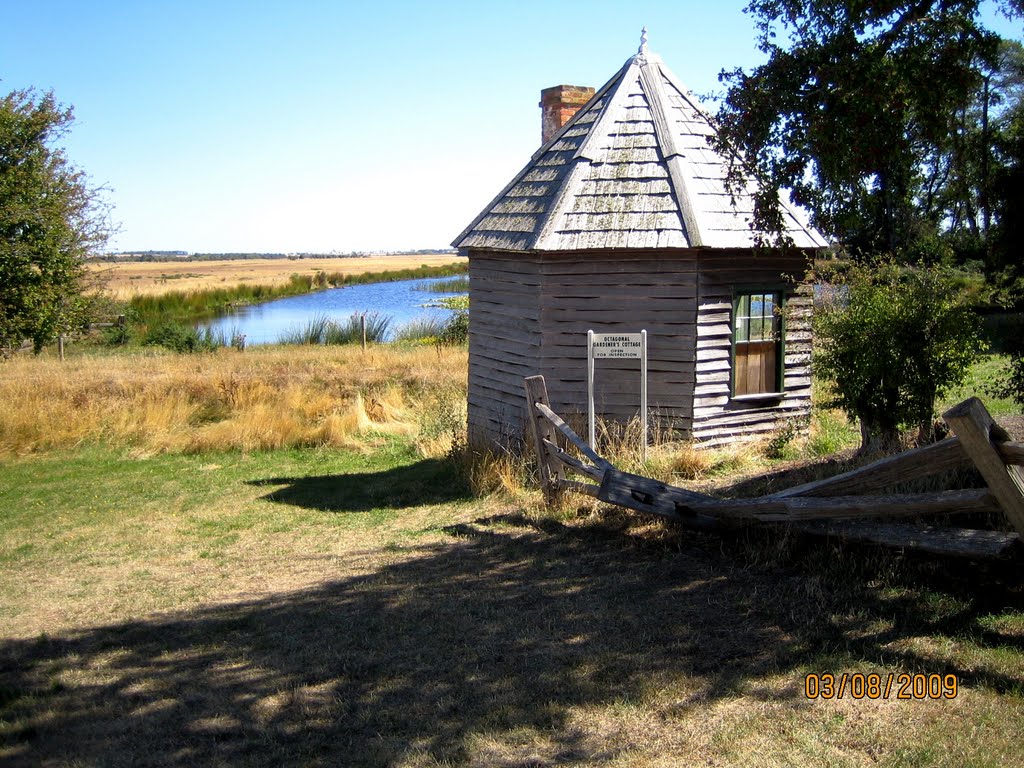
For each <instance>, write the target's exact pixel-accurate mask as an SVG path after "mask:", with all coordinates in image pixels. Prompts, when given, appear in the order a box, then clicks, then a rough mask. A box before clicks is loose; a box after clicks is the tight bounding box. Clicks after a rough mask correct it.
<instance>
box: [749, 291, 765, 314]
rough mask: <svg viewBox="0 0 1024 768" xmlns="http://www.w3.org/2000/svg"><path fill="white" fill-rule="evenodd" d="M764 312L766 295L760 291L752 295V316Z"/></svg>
mask: <svg viewBox="0 0 1024 768" xmlns="http://www.w3.org/2000/svg"><path fill="white" fill-rule="evenodd" d="M763 314H764V296H763V295H762V294H760V293H758V294H755V295H753V296H751V297H750V316H751V317H761V316H762V315H763Z"/></svg>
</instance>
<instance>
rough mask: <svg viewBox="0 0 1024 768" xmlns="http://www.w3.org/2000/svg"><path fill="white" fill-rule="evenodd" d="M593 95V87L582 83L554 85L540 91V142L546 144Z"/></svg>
mask: <svg viewBox="0 0 1024 768" xmlns="http://www.w3.org/2000/svg"><path fill="white" fill-rule="evenodd" d="M593 95H594V89H593V88H587V87H586V86H582V85H556V86H555V87H554V88H545V89H544V90H543V91H541V92H540V109H541V118H540V135H541V144H547V143H548V140H549V139H550V138H551V137H552V136H554V135H555V134H556V133H558V131H559V130H561V128H562V126H563V125H565V124H566V123H567V122H569V119H570V118H571V117H572V116H573V115H575V114H576V113H577V112H579V110H580V107H582V106H583V105H584V104H586V103H587V102H588V101H590V97H591V96H593Z"/></svg>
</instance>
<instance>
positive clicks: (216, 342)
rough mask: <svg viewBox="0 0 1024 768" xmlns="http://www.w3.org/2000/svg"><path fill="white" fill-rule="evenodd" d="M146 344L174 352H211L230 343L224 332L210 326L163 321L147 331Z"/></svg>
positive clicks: (144, 342)
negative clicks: (197, 327) (196, 326)
mask: <svg viewBox="0 0 1024 768" xmlns="http://www.w3.org/2000/svg"><path fill="white" fill-rule="evenodd" d="M142 343H143V345H144V346H159V347H164V348H165V349H169V350H171V351H173V352H211V351H213V350H215V349H218V348H220V347H225V346H227V345H228V341H227V339H225V338H224V336H223V334H220V333H218V332H217V331H214V330H212V329H210V328H203V329H202V330H199V329H196V328H190V327H188V326H184V325H181V324H179V323H163V324H161V325H157V326H155V327H153V328H151V329H149V330H148V331H147V332H146V335H145V336H144V337H143V339H142Z"/></svg>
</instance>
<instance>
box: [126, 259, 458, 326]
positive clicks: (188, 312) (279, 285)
mask: <svg viewBox="0 0 1024 768" xmlns="http://www.w3.org/2000/svg"><path fill="white" fill-rule="evenodd" d="M467 268H468V267H467V265H466V264H465V263H456V264H447V265H442V266H421V267H416V268H407V269H391V270H388V271H385V272H365V273H360V274H353V273H344V272H325V271H318V272H315V273H313V274H292V275H290V276H289V277H288V279H287V280H286V281H279V282H274V283H270V284H264V283H254V284H247V283H237V284H234V285H230V286H229V285H225V286H223V287H216V288H202V289H194V290H185V291H182V290H167V291H162V292H160V293H151V294H140V295H135V296H132V297H131V298H130V299H129V300H128V302H127V307H128V312H129V313H130V314H131V316H132V317H133V318H135V320H136V321H137V322H138V323H140V324H142V325H157V324H161V323H167V322H176V323H183V324H190V323H195V322H198V321H200V320H209V319H210V318H213V317H218V316H220V315H223V314H225V313H227V312H229V311H230V310H231V309H233V308H236V307H238V306H245V305H249V304H261V303H263V302H267V301H272V300H274V299H280V298H285V297H288V296H297V295H301V294H305V293H310V292H312V291H317V290H322V289H324V288H338V287H342V286H346V285H365V284H367V283H381V282H392V281H396V280H416V279H420V278H425V277H440V276H448V275H459V274H463V273H465V272H466V270H467Z"/></svg>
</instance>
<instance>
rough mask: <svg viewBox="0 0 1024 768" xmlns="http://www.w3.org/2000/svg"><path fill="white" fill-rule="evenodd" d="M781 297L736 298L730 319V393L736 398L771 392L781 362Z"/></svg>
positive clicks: (765, 294)
mask: <svg viewBox="0 0 1024 768" xmlns="http://www.w3.org/2000/svg"><path fill="white" fill-rule="evenodd" d="M780 297H781V294H780V293H776V292H770V291H769V292H758V293H748V294H742V295H739V296H737V297H736V305H735V306H736V315H735V317H734V318H733V328H734V335H733V343H734V346H733V364H734V369H733V390H734V392H735V394H736V396H741V395H754V394H761V393H764V392H774V391H775V390H776V388H777V387H778V383H777V382H778V374H779V371H778V367H779V364H780V362H781V359H780V355H779V352H780V350H781V347H780V343H781V334H780V333H779V331H780V330H781V327H782V318H781V313H780V309H781V307H780Z"/></svg>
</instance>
